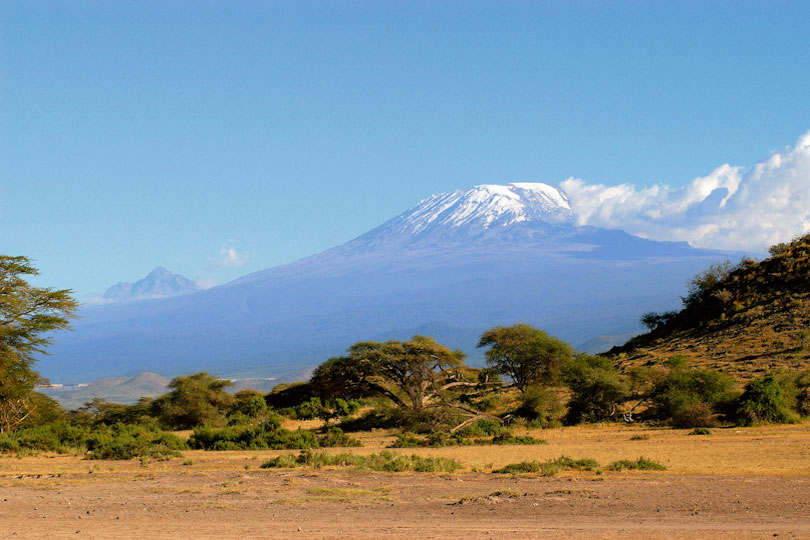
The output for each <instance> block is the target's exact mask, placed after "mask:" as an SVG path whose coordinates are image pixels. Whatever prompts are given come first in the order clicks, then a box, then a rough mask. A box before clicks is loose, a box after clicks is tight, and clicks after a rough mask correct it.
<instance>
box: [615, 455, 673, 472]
mask: <svg viewBox="0 0 810 540" xmlns="http://www.w3.org/2000/svg"><path fill="white" fill-rule="evenodd" d="M607 468H608V470H610V471H624V470H632V471H665V470H667V468H666V467H664V466H663V465H661V464H660V463H658V462H657V461H653V460H651V459H648V458H645V457H640V458H638V459H636V460H635V461H631V460H629V459H620V460H618V461H614V462H612V463H611V464H610V465H608V467H607Z"/></svg>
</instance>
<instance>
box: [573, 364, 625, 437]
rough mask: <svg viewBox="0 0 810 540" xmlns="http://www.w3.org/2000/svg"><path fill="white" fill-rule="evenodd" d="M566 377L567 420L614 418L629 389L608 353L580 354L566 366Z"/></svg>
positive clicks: (595, 420) (578, 421) (587, 420)
mask: <svg viewBox="0 0 810 540" xmlns="http://www.w3.org/2000/svg"><path fill="white" fill-rule="evenodd" d="M562 377H563V381H565V384H566V385H568V388H570V389H571V398H570V399H569V401H568V414H567V415H566V417H565V420H566V423H568V424H578V423H580V422H602V421H605V420H609V419H612V418H615V416H616V414H617V411H618V408H619V406H620V405H621V404H622V403H623V402H624V401H626V400H627V398H628V396H629V393H630V390H629V387H628V384H627V383H626V382H625V381H624V380H623V379H622V377H621V376H620V375H619V373H618V372H617V371H616V369H615V368H614V367H613V364H611V363H610V360H608V359H607V358H605V357H602V356H592V355H588V354H580V355H577V356H576V357H575V358H573V359H572V360H571V361H569V362H568V363H566V365H565V366H564V367H563V375H562Z"/></svg>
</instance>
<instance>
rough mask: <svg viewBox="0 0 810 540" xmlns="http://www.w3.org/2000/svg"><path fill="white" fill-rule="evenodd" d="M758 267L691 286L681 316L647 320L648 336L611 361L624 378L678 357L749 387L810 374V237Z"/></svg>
mask: <svg viewBox="0 0 810 540" xmlns="http://www.w3.org/2000/svg"><path fill="white" fill-rule="evenodd" d="M769 252H770V257H768V258H767V259H765V260H763V261H760V262H756V261H754V260H753V259H743V260H742V261H740V262H739V263H737V264H732V263H730V262H726V263H721V264H715V265H712V266H710V267H709V268H708V269H706V270H705V271H703V272H701V273H699V274H698V275H696V276H695V277H694V278H693V279H692V280H691V281H690V282H689V289H688V292H687V295H686V297H684V298H683V299H682V300H683V305H684V307H683V309H681V310H680V311H677V312H667V313H648V314H646V315H644V316H643V317H642V323H643V324H645V325H646V326H647V327H648V328H649V329H650V332H649V333H647V334H644V335H641V336H638V337H636V338H634V339H632V340H630V341H629V342H627V343H626V344H625V345H623V346H622V347H616V348H614V349H612V350H611V351H610V353H609V355H610V356H611V357H612V358H613V359H614V361H615V363H616V365H617V367H618V368H619V369H620V370H621V371H624V372H627V371H629V370H630V369H632V368H634V367H639V366H652V365H659V364H661V363H663V362H664V361H666V360H667V359H669V358H671V357H673V356H680V357H683V358H685V359H686V360H688V362H689V363H690V364H691V365H693V366H697V367H704V368H711V369H716V370H719V371H722V372H723V373H725V374H727V375H730V376H732V377H733V378H735V379H739V380H743V381H748V380H751V379H754V378H757V377H760V376H762V375H764V374H765V373H767V372H770V371H774V370H780V369H787V370H805V369H808V368H809V367H810V235H805V236H801V237H798V238H796V239H794V240H793V241H792V242H789V243H784V244H777V245H775V246H772V247H771V248H770V249H769Z"/></svg>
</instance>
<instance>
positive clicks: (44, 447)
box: [0, 422, 186, 459]
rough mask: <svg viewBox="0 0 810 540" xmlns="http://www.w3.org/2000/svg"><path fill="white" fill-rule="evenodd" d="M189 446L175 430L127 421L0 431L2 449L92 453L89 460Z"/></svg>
mask: <svg viewBox="0 0 810 540" xmlns="http://www.w3.org/2000/svg"><path fill="white" fill-rule="evenodd" d="M185 448H186V444H185V442H183V440H181V439H179V438H178V437H176V436H174V435H173V434H171V433H166V432H163V431H160V430H157V429H154V428H147V427H143V426H133V425H124V424H113V425H112V426H107V425H99V426H96V427H95V428H92V429H91V428H89V427H86V426H71V425H69V424H67V423H65V422H60V423H54V424H47V425H42V426H36V427H32V428H26V429H21V430H18V431H11V432H5V433H2V434H0V452H17V453H32V452H59V453H68V452H77V453H84V452H89V453H88V456H87V457H88V459H131V458H133V457H172V456H178V455H180V450H183V449H185Z"/></svg>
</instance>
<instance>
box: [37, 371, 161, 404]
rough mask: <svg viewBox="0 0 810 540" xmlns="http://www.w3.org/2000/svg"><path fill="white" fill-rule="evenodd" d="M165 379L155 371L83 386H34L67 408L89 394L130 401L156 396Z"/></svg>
mask: <svg viewBox="0 0 810 540" xmlns="http://www.w3.org/2000/svg"><path fill="white" fill-rule="evenodd" d="M168 388H169V380H168V379H166V378H164V377H161V376H160V375H158V374H157V373H141V374H140V375H135V376H133V377H108V378H105V379H100V380H98V381H94V382H91V383H87V384H86V385H84V386H79V387H76V386H67V387H44V388H39V389H37V390H38V391H39V392H42V393H43V394H46V395H48V396H50V397H52V398H54V399H55V400H57V401H59V403H60V404H61V405H62V406H63V407H65V408H67V409H76V408H78V407H81V406H82V405H83V404H84V403H85V402H87V401H90V400H92V399H93V398H102V399H106V400H107V401H111V402H113V403H122V404H125V405H131V404H133V403H135V402H137V401H138V400H139V399H140V398H142V397H157V396H159V395H161V394H164V393H166V392H167V391H168Z"/></svg>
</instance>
